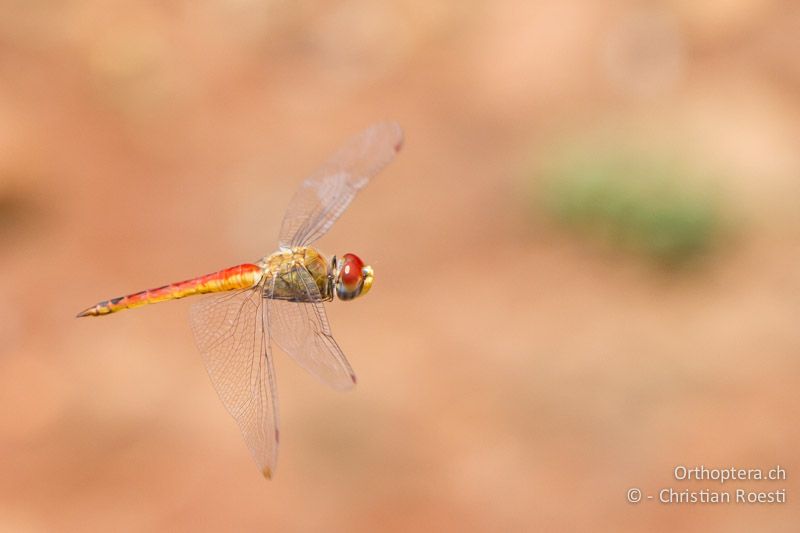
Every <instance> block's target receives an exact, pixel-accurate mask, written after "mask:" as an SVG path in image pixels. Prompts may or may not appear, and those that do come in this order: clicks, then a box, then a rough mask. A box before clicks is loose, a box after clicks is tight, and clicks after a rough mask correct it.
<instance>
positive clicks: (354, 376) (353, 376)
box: [350, 374, 358, 385]
mask: <svg viewBox="0 0 800 533" xmlns="http://www.w3.org/2000/svg"><path fill="white" fill-rule="evenodd" d="M350 380H351V381H352V382H353V385H358V380H357V379H356V375H355V374H350Z"/></svg>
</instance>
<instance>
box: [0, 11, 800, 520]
mask: <svg viewBox="0 0 800 533" xmlns="http://www.w3.org/2000/svg"><path fill="white" fill-rule="evenodd" d="M798 36H800V9H798V6H797V4H796V2H792V1H790V0H785V1H779V0H774V1H770V0H713V1H705V2H695V1H689V0H672V1H666V2H661V3H657V6H656V3H648V2H636V1H622V0H620V1H602V2H591V3H590V2H582V1H580V0H542V1H498V2H491V1H475V2H453V3H443V2H429V1H421V0H403V1H397V2H391V3H383V2H372V1H367V0H362V1H354V2H311V1H300V2H294V1H274V2H272V1H259V0H237V1H231V2H224V1H211V0H205V1H192V2H189V1H175V2H156V1H130V0H129V1H120V2H114V3H113V6H112V5H111V4H110V3H107V2H101V1H98V0H95V1H83V2H79V1H72V2H52V1H46V0H3V1H1V2H0V198H1V199H2V205H0V212H1V213H2V216H1V217H0V264H1V265H2V269H1V272H2V282H0V284H2V285H0V287H2V292H1V294H2V296H3V297H2V299H0V530H3V531H14V532H20V531H32V532H36V531H86V530H105V531H107V530H114V531H141V530H172V531H175V530H178V531H188V530H191V531H197V530H208V531H222V530H240V531H242V530H254V531H256V530H257V531H348V532H351V531H376V530H383V531H409V530H435V531H443V530H452V531H482V530H495V531H498V530H501V531H510V530H514V531H521V530H528V531H530V530H546V531H578V530H580V531H588V530H596V531H603V530H605V531H672V530H683V531H794V530H796V527H797V524H798V523H800V507H798V498H800V492H798V489H799V488H800V485H798V483H797V479H799V478H798V476H800V461H798V456H797V454H798V452H797V450H798V447H799V445H800V430H798V420H800V393H799V392H798V388H797V382H798V378H799V377H800V376H798V374H799V373H800V358H798V355H799V354H800V328H798V316H799V315H800V313H799V311H800V268H798V261H800V225H799V224H798V223H799V222H800V215H798V209H797V200H798V192H800V184H799V183H798V176H800V150H799V149H798V140H799V139H800V63H799V62H798V59H797V58H798V53H800V37H798ZM383 118H392V119H396V120H398V121H399V122H401V123H402V124H403V126H404V128H405V130H406V146H405V148H404V151H403V152H402V154H401V156H400V157H399V158H398V159H397V161H396V162H395V163H394V164H393V165H392V166H391V167H390V168H388V169H387V171H386V172H384V174H382V175H381V176H380V178H379V179H378V180H376V181H375V183H374V184H373V185H372V186H370V188H369V189H367V190H366V191H365V192H364V193H363V194H362V195H361V196H359V198H358V199H357V201H356V202H355V203H354V204H353V205H352V207H351V209H350V210H349V211H348V213H347V214H346V215H345V216H344V217H343V219H342V220H341V221H340V222H339V223H338V224H337V226H336V227H335V228H334V230H333V231H332V232H331V234H330V235H329V236H327V237H326V238H325V239H324V240H323V241H322V242H321V243H320V244H321V247H322V248H323V249H324V250H326V251H328V252H329V253H337V254H341V253H343V252H346V251H355V252H357V253H359V254H360V255H362V256H363V257H364V258H366V259H367V260H369V262H371V263H372V265H373V266H374V268H375V271H376V275H377V281H376V284H375V287H374V289H373V291H372V292H371V293H370V295H369V297H368V298H364V299H363V300H359V301H357V302H355V303H351V304H345V303H334V304H332V305H330V306H329V314H330V317H331V321H332V324H333V329H334V332H335V334H336V336H337V338H338V340H339V342H340V344H341V345H342V346H343V347H344V348H345V350H346V352H347V354H348V356H349V358H350V360H351V362H352V364H353V366H354V367H355V369H356V371H357V373H358V376H359V386H358V387H357V388H356V389H355V390H354V391H353V392H352V393H348V394H337V393H336V392H334V391H331V390H328V389H326V388H324V387H323V386H321V385H320V384H318V383H317V382H316V381H314V380H313V379H311V378H309V377H308V376H307V375H305V374H304V373H303V372H302V371H301V370H300V369H298V368H297V367H295V366H294V365H293V364H292V363H290V362H289V361H288V360H287V359H286V358H285V357H284V356H283V354H278V356H277V370H278V380H279V389H280V392H281V415H282V431H281V436H282V443H281V444H282V449H281V458H280V463H279V468H278V471H277V475H276V478H275V479H274V480H273V481H272V482H265V481H264V480H263V479H261V477H260V475H259V473H258V471H257V469H256V468H255V466H254V464H253V463H252V461H251V459H250V457H249V455H248V453H247V450H246V448H245V446H244V444H243V443H242V441H241V439H240V437H239V434H238V431H237V429H236V426H235V424H234V422H233V421H232V420H231V419H230V418H229V417H228V415H227V414H226V413H225V411H224V409H223V407H222V405H221V404H220V402H219V401H218V399H217V398H216V395H215V393H214V391H213V389H212V387H211V385H210V383H209V381H208V378H207V377H206V375H205V372H204V369H203V367H202V363H201V360H200V357H199V356H198V355H197V354H196V352H195V349H194V347H193V345H192V339H191V334H190V331H189V327H188V323H187V318H186V314H187V306H188V302H175V303H171V304H169V305H159V306H153V307H151V308H145V309H140V310H137V311H136V312H126V313H123V314H119V315H115V316H112V317H108V318H104V319H97V320H80V321H78V320H75V319H74V318H73V316H74V314H75V313H76V312H77V311H79V310H80V309H82V308H84V307H85V306H87V305H90V304H92V303H94V302H95V301H97V300H100V299H103V298H107V297H111V296H116V295H118V294H119V293H123V292H130V291H135V290H139V289H142V288H145V287H148V286H159V285H161V284H163V283H165V282H169V281H174V280H180V279H184V278H186V277H188V276H192V275H196V274H201V273H205V272H208V271H211V270H215V269H218V268H221V267H226V266H229V265H232V264H236V263H238V262H243V261H249V260H254V259H256V258H258V257H260V256H261V255H263V254H264V253H266V252H269V251H270V250H271V248H272V247H273V246H274V243H275V236H276V233H277V229H278V227H279V224H280V220H281V215H282V212H283V209H284V207H285V205H286V204H287V202H288V199H289V197H290V195H291V193H292V191H293V189H294V188H295V187H296V186H297V185H298V183H299V182H300V180H301V179H302V178H303V177H304V175H305V174H306V173H308V172H310V171H311V170H313V168H314V167H315V165H317V164H318V163H319V162H321V161H322V159H323V158H324V157H326V156H327V155H328V153H329V152H331V151H332V150H333V149H334V148H335V147H336V146H337V145H338V144H339V143H340V142H341V141H343V140H344V139H345V138H346V137H348V136H349V135H351V134H353V133H355V132H357V131H358V130H360V129H361V128H362V127H364V126H366V125H367V124H369V123H371V122H373V121H376V120H379V119H383ZM605 130H609V131H614V132H617V134H619V135H621V136H623V137H628V138H636V139H639V140H640V141H641V140H643V141H644V142H645V144H652V145H659V146H669V147H671V148H673V149H678V150H679V151H682V153H685V154H686V157H688V158H690V159H692V160H693V161H695V162H696V163H697V164H698V165H700V166H703V167H704V168H708V169H711V172H709V175H710V176H714V177H712V178H709V180H710V181H709V183H708V184H706V185H709V184H710V186H711V188H712V189H713V190H715V191H717V192H718V193H719V194H720V197H723V198H725V199H726V203H727V205H728V206H729V207H730V208H731V210H732V212H734V213H735V214H736V215H735V216H736V218H737V223H736V227H737V231H736V236H735V238H732V239H731V240H730V242H728V243H727V244H726V245H725V246H724V247H723V248H722V249H721V250H719V251H718V252H717V253H715V254H714V256H713V257H712V258H710V259H709V260H708V261H706V262H704V264H703V265H702V266H701V267H700V268H697V269H693V270H691V271H690V272H688V273H680V274H665V273H664V272H661V271H660V270H658V269H653V268H651V267H650V266H649V265H648V264H647V263H646V262H644V261H641V260H640V259H639V258H636V257H632V256H630V255H626V254H620V253H616V252H613V251H610V250H607V249H604V248H602V247H600V248H598V247H597V246H594V245H592V244H589V243H588V242H587V241H586V240H584V239H581V238H579V237H576V236H574V235H573V234H571V233H569V232H566V231H564V230H562V229H559V228H558V227H557V226H555V225H552V224H549V223H547V222H546V218H544V217H542V216H539V214H538V213H533V214H534V216H533V217H531V216H530V215H531V212H530V207H529V206H528V205H526V203H525V202H523V201H522V198H521V197H520V194H519V190H520V185H521V182H522V179H523V178H524V177H525V176H526V174H525V173H523V169H525V168H527V165H528V164H529V162H531V161H537V160H539V159H541V158H542V157H544V156H546V153H547V151H548V149H549V148H548V147H550V146H552V145H553V144H554V143H558V142H559V139H564V138H570V137H572V136H581V135H584V134H593V133H595V134H596V132H598V131H600V132H602V131H605ZM676 147H677V148H676ZM676 464H687V465H696V464H706V465H708V466H729V465H730V466H742V467H756V466H758V467H764V468H766V467H769V466H772V465H774V464H781V465H782V466H784V467H785V468H786V470H787V471H788V475H789V479H788V480H787V481H786V482H785V483H782V484H775V483H772V484H770V483H765V482H762V483H760V484H759V483H756V482H750V483H746V484H744V485H743V486H746V487H747V488H753V489H759V488H760V489H764V490H766V489H772V488H778V487H786V488H788V490H789V502H788V503H787V504H785V505H780V506H761V507H757V506H733V505H730V506H717V507H712V506H702V505H695V506H665V505H659V504H656V503H652V502H651V503H642V504H639V505H630V504H628V503H626V501H625V491H626V490H627V488H629V487H632V486H638V487H641V488H642V489H644V490H646V491H657V490H658V489H659V488H661V487H674V488H676V489H678V490H681V489H683V488H687V487H695V488H699V487H701V486H702V487H711V488H718V487H717V486H716V485H715V484H713V483H712V484H708V483H705V484H695V485H691V484H687V483H680V482H676V481H675V480H673V479H672V468H673V467H674V466H675V465H676Z"/></svg>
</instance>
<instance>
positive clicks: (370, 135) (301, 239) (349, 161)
mask: <svg viewBox="0 0 800 533" xmlns="http://www.w3.org/2000/svg"><path fill="white" fill-rule="evenodd" d="M402 145H403V130H402V129H401V128H400V125H399V124H397V123H395V122H381V123H379V124H375V125H373V126H371V127H369V128H367V129H366V130H364V131H363V132H362V133H360V134H359V135H357V136H356V137H354V138H353V139H351V140H350V141H348V143H347V144H345V145H344V146H343V147H342V148H341V149H340V150H339V151H338V152H337V153H336V154H335V155H334V156H333V157H332V158H330V159H329V160H328V161H327V162H326V163H325V164H324V165H323V166H322V168H320V169H319V170H317V171H316V172H315V173H314V174H312V175H311V176H310V177H309V178H308V179H306V180H305V181H304V182H303V184H302V185H301V186H300V189H299V190H298V191H297V193H295V195H294V198H292V201H291V203H290V204H289V208H288V209H287V211H286V215H285V216H284V218H283V224H282V226H281V232H280V235H279V236H278V242H279V244H280V245H281V246H283V247H291V246H308V245H309V244H311V243H312V242H314V241H316V240H317V239H319V238H320V237H322V236H323V235H324V234H325V233H327V231H328V230H329V229H330V228H331V226H332V225H333V223H334V222H336V219H337V218H339V216H340V215H341V214H342V213H344V210H345V209H347V206H348V205H350V202H352V201H353V198H355V196H356V194H357V193H358V191H360V190H361V189H363V188H364V187H366V186H367V183H369V180H370V179H372V178H373V177H374V176H375V175H376V174H377V173H378V172H380V171H381V169H383V167H385V166H386V165H387V164H388V163H389V162H390V161H391V160H392V159H394V156H395V154H397V152H398V151H399V150H400V148H401V147H402Z"/></svg>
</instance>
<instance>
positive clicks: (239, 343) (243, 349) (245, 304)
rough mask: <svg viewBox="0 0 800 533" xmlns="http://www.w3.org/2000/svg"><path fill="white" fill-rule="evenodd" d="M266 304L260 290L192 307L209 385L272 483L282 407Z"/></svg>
mask: <svg viewBox="0 0 800 533" xmlns="http://www.w3.org/2000/svg"><path fill="white" fill-rule="evenodd" d="M263 302H264V300H263V293H262V289H261V287H260V286H258V287H256V288H253V289H247V290H244V291H239V292H236V293H233V294H232V293H221V294H214V295H211V296H207V297H205V298H204V299H202V300H200V301H199V302H197V303H195V304H194V305H192V308H191V312H190V318H191V325H192V331H193V333H194V337H195V341H196V342H197V346H198V347H199V348H200V352H201V353H202V354H203V361H204V362H205V365H206V369H207V370H208V375H209V376H210V377H211V382H212V383H213V384H214V388H215V389H216V390H217V394H218V395H219V397H220V399H221V400H222V403H223V404H224V405H225V408H226V409H227V410H228V412H229V413H230V414H231V415H232V416H233V418H234V419H236V422H237V423H238V424H239V428H240V429H241V431H242V435H243V436H244V440H245V442H246V443H247V446H248V448H250V453H251V454H252V455H253V458H254V459H255V460H256V463H258V465H259V467H260V468H261V471H262V473H263V474H264V476H265V477H267V478H269V477H271V475H272V472H273V471H274V470H275V463H276V461H277V456H278V401H277V395H276V389H275V379H274V374H275V373H274V371H273V367H272V356H271V353H270V344H269V342H270V339H269V334H268V329H267V318H268V311H267V310H266V309H265V307H266V306H264V304H263Z"/></svg>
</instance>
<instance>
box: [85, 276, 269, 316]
mask: <svg viewBox="0 0 800 533" xmlns="http://www.w3.org/2000/svg"><path fill="white" fill-rule="evenodd" d="M262 275H263V269H262V268H261V267H260V266H258V265H254V264H251V263H245V264H242V265H237V266H235V267H231V268H226V269H225V270H220V271H219V272H213V273H211V274H206V275H205V276H199V277H196V278H192V279H188V280H186V281H179V282H177V283H170V284H169V285H164V286H163V287H158V288H155V289H147V290H144V291H140V292H136V293H133V294H128V295H127V296H119V297H117V298H111V299H110V300H105V301H102V302H99V303H97V304H95V305H93V306H92V307H88V308H86V309H84V310H83V311H81V312H80V313H78V317H82V316H101V315H107V314H109V313H115V312H117V311H122V310H123V309H132V308H134V307H140V306H142V305H147V304H154V303H158V302H165V301H167V300H177V299H178V298H185V297H186V296H193V295H195V294H206V293H209V292H223V291H232V290H237V289H247V288H250V287H252V286H254V285H256V284H257V283H258V282H259V281H261V276H262Z"/></svg>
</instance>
